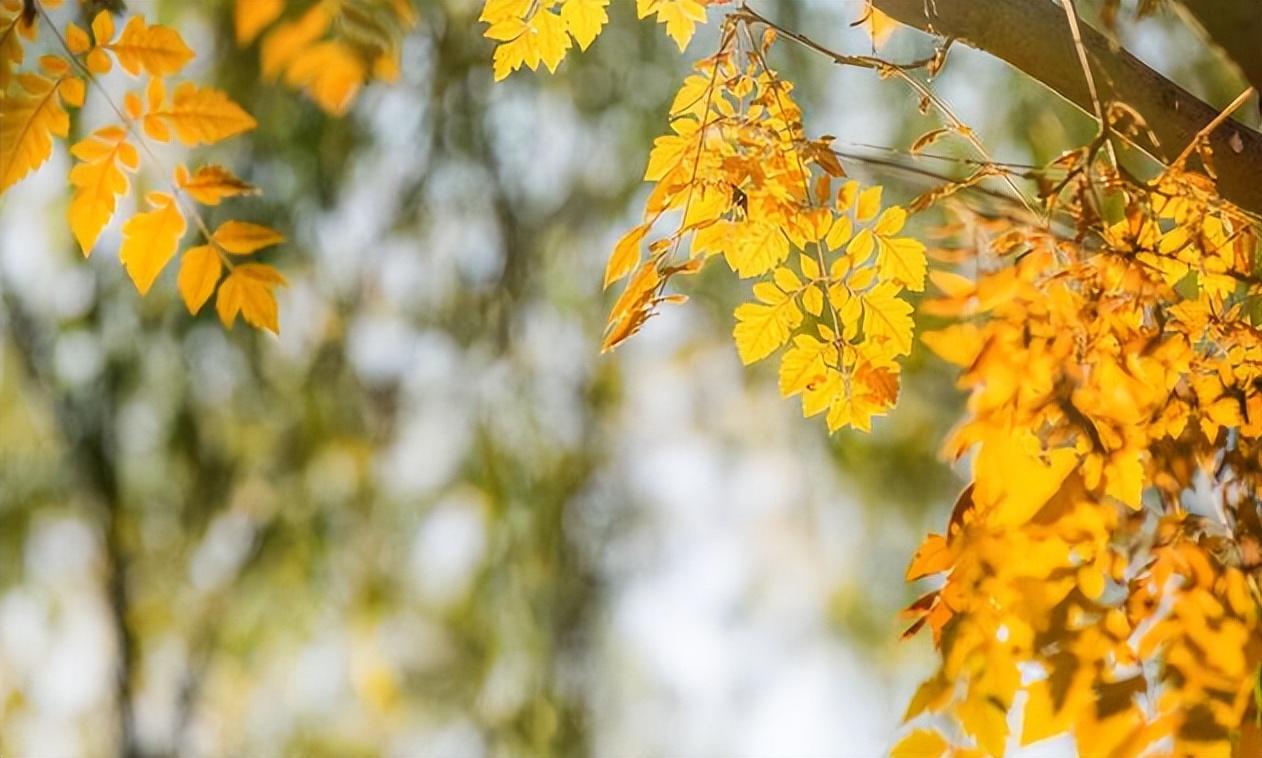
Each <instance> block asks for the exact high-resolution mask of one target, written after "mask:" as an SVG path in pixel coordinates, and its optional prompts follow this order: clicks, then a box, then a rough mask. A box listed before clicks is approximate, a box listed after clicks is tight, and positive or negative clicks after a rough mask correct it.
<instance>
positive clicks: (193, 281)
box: [176, 245, 223, 315]
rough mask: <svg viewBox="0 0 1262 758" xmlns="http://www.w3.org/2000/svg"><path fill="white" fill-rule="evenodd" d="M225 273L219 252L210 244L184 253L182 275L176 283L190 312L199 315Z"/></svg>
mask: <svg viewBox="0 0 1262 758" xmlns="http://www.w3.org/2000/svg"><path fill="white" fill-rule="evenodd" d="M222 274H223V263H222V261H220V260H219V253H217V252H215V250H214V248H212V247H211V246H209V245H200V246H198V247H195V248H193V249H191V250H188V251H186V252H185V253H184V256H183V257H182V258H181V259H180V275H179V277H178V278H177V279H176V285H177V286H178V287H179V289H180V295H181V296H182V297H183V298H184V305H185V306H186V307H187V308H188V312H189V313H191V314H193V315H197V312H198V311H200V310H201V309H202V306H203V305H205V304H206V301H207V300H209V299H210V296H211V295H212V294H214V292H215V285H216V284H218V283H219V277H220V275H222Z"/></svg>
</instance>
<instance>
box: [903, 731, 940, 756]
mask: <svg viewBox="0 0 1262 758" xmlns="http://www.w3.org/2000/svg"><path fill="white" fill-rule="evenodd" d="M946 750H947V741H946V740H945V739H943V737H942V735H940V734H938V733H937V732H935V731H933V730H930V729H917V730H916V731H914V732H912V733H911V734H909V735H907V736H906V737H904V738H902V739H901V740H899V741H898V744H897V745H895V746H894V748H893V749H892V750H890V758H940V757H941V756H942V755H943V754H944V753H946Z"/></svg>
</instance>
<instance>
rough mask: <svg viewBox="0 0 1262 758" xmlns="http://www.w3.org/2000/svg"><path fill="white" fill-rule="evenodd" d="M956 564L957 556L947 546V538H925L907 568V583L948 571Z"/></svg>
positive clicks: (930, 536)
mask: <svg viewBox="0 0 1262 758" xmlns="http://www.w3.org/2000/svg"><path fill="white" fill-rule="evenodd" d="M954 564H955V556H954V554H953V553H952V552H951V549H950V548H949V547H948V546H947V540H946V537H943V536H942V535H941V534H931V535H929V536H928V537H926V538H925V541H924V542H923V543H921V545H920V547H919V548H918V549H917V550H916V555H915V556H914V557H912V559H911V565H909V566H908V567H907V577H906V578H907V581H909V582H913V581H915V580H917V579H920V578H922V577H926V576H929V575H930V574H937V573H940V572H942V571H946V570H947V569H949V568H951V566H953V565H954Z"/></svg>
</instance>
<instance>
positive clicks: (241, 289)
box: [215, 263, 285, 334]
mask: <svg viewBox="0 0 1262 758" xmlns="http://www.w3.org/2000/svg"><path fill="white" fill-rule="evenodd" d="M284 284H285V279H284V277H282V276H281V275H280V274H279V273H278V272H277V271H276V269H274V268H272V267H271V266H267V265H264V264H259V263H243V264H241V265H239V266H237V267H236V268H234V269H233V270H232V273H230V274H229V275H228V277H227V278H226V279H224V280H223V283H222V284H220V285H219V295H218V299H217V300H216V302H215V308H216V310H217V311H218V313H219V319H220V320H221V321H222V322H223V324H224V326H226V327H228V328H232V325H233V323H234V322H235V321H236V319H237V314H240V315H241V317H242V318H244V319H245V321H246V323H248V324H250V325H251V326H253V327H256V328H258V329H266V330H268V331H270V332H272V333H273V334H278V333H279V332H280V325H279V321H278V317H277V305H276V293H275V289H276V287H278V286H283V285H284Z"/></svg>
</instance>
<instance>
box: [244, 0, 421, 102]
mask: <svg viewBox="0 0 1262 758" xmlns="http://www.w3.org/2000/svg"><path fill="white" fill-rule="evenodd" d="M295 6H299V7H297V8H295ZM301 6H302V4H301V3H292V2H285V0H236V5H235V11H234V18H235V25H236V35H237V44H238V45H241V46H242V47H244V46H246V45H249V44H251V43H253V42H254V41H255V40H256V39H260V37H261V41H260V43H259V56H260V66H261V68H262V73H263V76H264V77H265V78H267V79H271V80H278V79H283V80H284V82H285V83H286V84H287V85H289V86H290V87H293V88H295V89H298V90H302V91H303V92H305V93H306V94H307V95H308V96H309V97H310V98H311V99H312V100H314V101H315V102H316V104H318V105H319V106H320V107H321V108H323V109H324V110H325V111H327V112H329V113H332V114H335V115H342V114H344V113H346V111H347V110H348V109H349V108H350V106H351V104H352V103H354V102H355V98H356V97H357V96H358V94H359V91H360V90H361V89H362V88H363V86H364V84H365V83H366V82H368V81H369V80H371V79H378V80H382V81H387V82H392V81H394V80H395V79H397V78H398V76H399V56H400V54H401V51H402V47H403V40H402V37H403V34H404V33H405V32H406V31H407V30H408V29H410V28H412V26H414V25H415V24H416V20H417V17H416V10H415V9H414V8H413V7H412V4H411V2H410V1H409V0H319V2H315V3H312V4H310V5H308V6H307V7H305V8H303V7H301Z"/></svg>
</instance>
